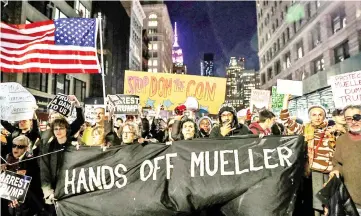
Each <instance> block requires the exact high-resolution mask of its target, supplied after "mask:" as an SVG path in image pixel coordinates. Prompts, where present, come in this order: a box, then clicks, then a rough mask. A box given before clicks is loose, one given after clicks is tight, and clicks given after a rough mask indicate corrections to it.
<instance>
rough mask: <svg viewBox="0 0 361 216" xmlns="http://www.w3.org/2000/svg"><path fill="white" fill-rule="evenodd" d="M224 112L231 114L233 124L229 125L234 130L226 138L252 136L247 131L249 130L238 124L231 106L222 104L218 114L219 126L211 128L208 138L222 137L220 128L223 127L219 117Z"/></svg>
mask: <svg viewBox="0 0 361 216" xmlns="http://www.w3.org/2000/svg"><path fill="white" fill-rule="evenodd" d="M226 111H227V112H230V113H232V115H233V122H232V124H231V128H235V129H234V130H233V131H231V132H230V133H228V134H227V136H235V135H247V134H252V132H251V131H250V130H249V128H248V127H247V126H246V125H244V124H240V123H238V119H237V115H236V110H235V109H234V108H233V106H231V105H229V104H223V105H222V106H221V108H220V109H219V112H218V118H219V125H216V126H214V127H213V128H212V130H211V133H210V135H209V137H210V138H217V137H222V134H221V127H222V126H223V123H222V119H221V115H222V113H223V112H226Z"/></svg>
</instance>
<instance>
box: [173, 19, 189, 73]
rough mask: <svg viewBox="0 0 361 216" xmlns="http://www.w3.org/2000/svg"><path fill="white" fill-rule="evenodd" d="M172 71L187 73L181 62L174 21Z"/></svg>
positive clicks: (181, 53) (181, 54)
mask: <svg viewBox="0 0 361 216" xmlns="http://www.w3.org/2000/svg"><path fill="white" fill-rule="evenodd" d="M172 59H173V73H176V74H187V67H186V66H185V65H184V64H183V52H182V49H181V48H180V46H179V44H178V33H177V23H174V43H173V49H172Z"/></svg>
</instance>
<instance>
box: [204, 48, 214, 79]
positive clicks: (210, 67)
mask: <svg viewBox="0 0 361 216" xmlns="http://www.w3.org/2000/svg"><path fill="white" fill-rule="evenodd" d="M214 71H215V69H214V54H213V53H204V56H203V62H201V76H214Z"/></svg>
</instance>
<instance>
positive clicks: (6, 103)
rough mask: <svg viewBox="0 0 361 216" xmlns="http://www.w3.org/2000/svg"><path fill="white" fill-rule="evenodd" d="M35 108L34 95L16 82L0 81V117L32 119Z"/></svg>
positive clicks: (6, 118) (14, 119)
mask: <svg viewBox="0 0 361 216" xmlns="http://www.w3.org/2000/svg"><path fill="white" fill-rule="evenodd" d="M35 109H37V105H36V100H35V97H34V96H33V95H32V94H31V93H30V92H29V91H28V90H27V89H26V88H24V87H23V86H22V85H20V84H19V83H16V82H6V83H0V119H1V120H5V121H20V120H26V119H32V118H33V115H34V111H35Z"/></svg>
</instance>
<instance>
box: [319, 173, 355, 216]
mask: <svg viewBox="0 0 361 216" xmlns="http://www.w3.org/2000/svg"><path fill="white" fill-rule="evenodd" d="M316 196H317V198H318V199H319V200H321V202H322V204H324V205H326V206H327V208H328V211H329V214H328V215H329V216H346V215H347V216H359V214H358V212H357V208H356V206H355V204H354V202H353V201H352V199H351V196H350V194H349V192H348V191H347V188H346V186H345V184H344V183H343V182H342V180H341V179H340V178H337V177H336V176H334V177H333V178H332V179H331V180H330V181H329V182H328V183H327V184H326V186H325V187H324V188H322V189H321V190H320V191H319V192H318V193H317V195H316Z"/></svg>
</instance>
